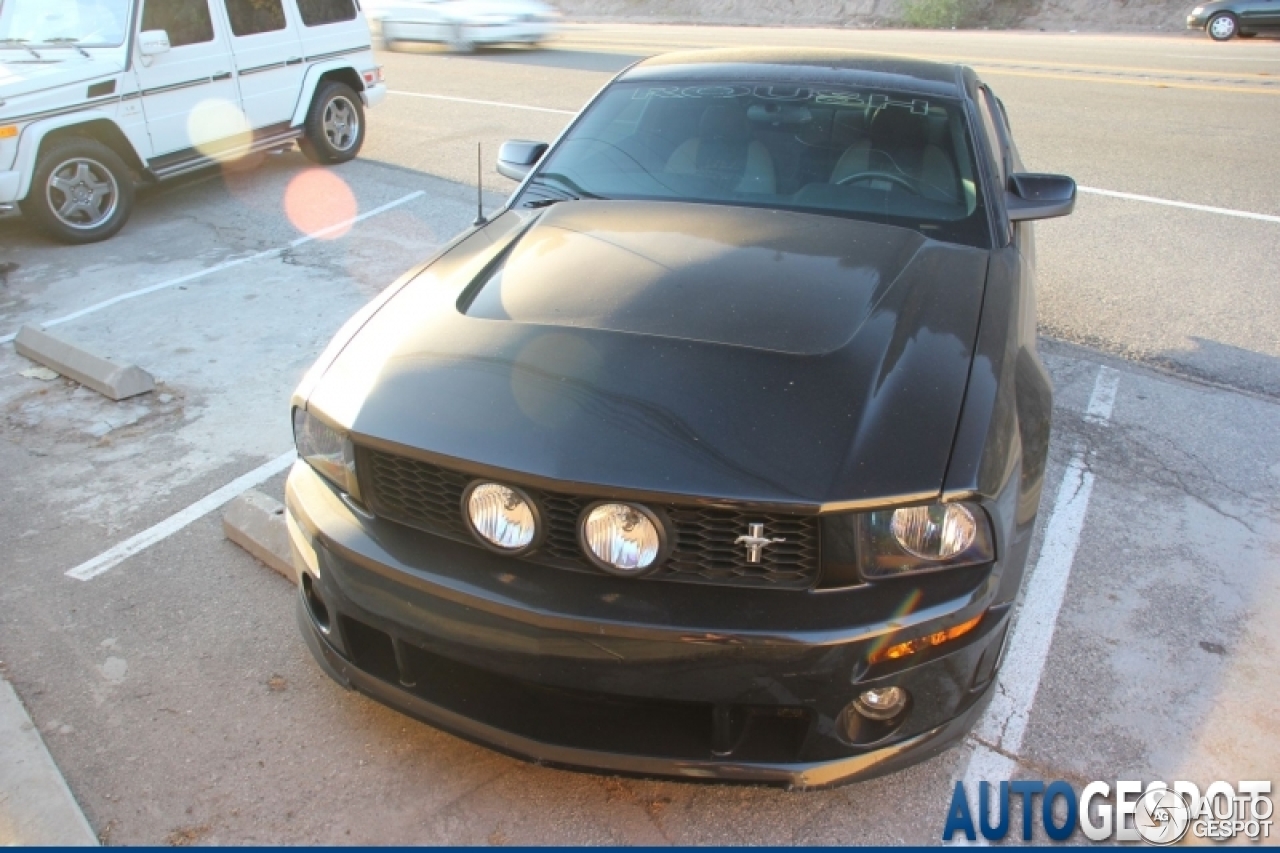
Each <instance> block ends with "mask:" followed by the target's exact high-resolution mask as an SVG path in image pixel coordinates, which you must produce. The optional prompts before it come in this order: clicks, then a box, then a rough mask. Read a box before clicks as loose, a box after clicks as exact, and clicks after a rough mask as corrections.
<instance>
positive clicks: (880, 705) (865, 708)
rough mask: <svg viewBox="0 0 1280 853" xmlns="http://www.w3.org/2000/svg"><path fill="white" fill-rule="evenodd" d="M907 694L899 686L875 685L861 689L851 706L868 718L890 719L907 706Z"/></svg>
mask: <svg viewBox="0 0 1280 853" xmlns="http://www.w3.org/2000/svg"><path fill="white" fill-rule="evenodd" d="M907 696H908V694H907V691H905V690H903V689H902V688H901V687H875V688H872V689H871V690H865V691H863V692H862V694H861V695H860V696H859V697H858V698H857V699H856V700H855V701H854V703H853V707H854V709H855V710H857V712H858V713H859V714H861V715H862V716H864V717H866V718H867V719H868V720H892V719H893V718H894V717H896V716H898V715H899V714H901V713H902V712H903V710H904V709H905V708H906V707H907Z"/></svg>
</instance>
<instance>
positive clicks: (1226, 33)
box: [1205, 12, 1239, 41]
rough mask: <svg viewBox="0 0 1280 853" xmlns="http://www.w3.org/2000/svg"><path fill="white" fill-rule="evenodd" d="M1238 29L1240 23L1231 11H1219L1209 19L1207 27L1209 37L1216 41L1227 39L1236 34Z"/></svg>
mask: <svg viewBox="0 0 1280 853" xmlns="http://www.w3.org/2000/svg"><path fill="white" fill-rule="evenodd" d="M1237 29H1239V25H1238V24H1237V23H1236V16H1235V15H1232V14H1231V13H1230V12H1219V13H1218V14H1216V15H1214V16H1213V17H1212V18H1210V19H1209V24H1208V26H1206V27H1205V31H1206V32H1208V33H1209V38H1211V39H1213V40H1214V41H1227V40H1228V39H1230V38H1231V37H1232V36H1233V35H1235V34H1236V30H1237Z"/></svg>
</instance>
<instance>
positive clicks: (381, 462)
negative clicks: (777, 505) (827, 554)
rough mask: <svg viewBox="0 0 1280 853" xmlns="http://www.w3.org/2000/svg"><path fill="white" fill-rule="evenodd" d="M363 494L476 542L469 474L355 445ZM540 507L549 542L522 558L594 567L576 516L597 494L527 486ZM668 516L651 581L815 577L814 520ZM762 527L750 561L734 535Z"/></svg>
mask: <svg viewBox="0 0 1280 853" xmlns="http://www.w3.org/2000/svg"><path fill="white" fill-rule="evenodd" d="M356 467H357V470H358V471H359V472H360V477H361V483H360V486H361V491H362V493H363V495H364V499H365V502H366V503H367V504H368V505H369V509H371V510H372V511H373V513H374V514H375V515H377V516H379V517H380V518H385V519H387V520H388V521H395V522H398V523H400V524H404V525H407V526H409V527H414V528H417V529H418V530H425V531H427V532H428V533H434V534H436V535H437V536H446V537H448V538H450V539H457V540H459V541H463V542H468V543H470V542H474V540H473V539H472V538H471V535H470V532H469V531H468V529H467V526H466V522H465V521H464V520H463V517H462V493H463V491H465V490H466V487H467V484H468V483H469V482H471V480H472V479H473V478H472V477H470V476H468V475H466V474H461V473H459V472H457V471H451V470H449V469H448V468H442V467H441V466H439V465H433V464H431V463H430V462H422V461H420V460H417V459H410V458H408V457H404V456H400V455H397V454H392V453H386V452H384V451H380V450H373V449H370V448H364V447H362V448H359V450H358V451H357V460H356ZM525 491H526V492H528V493H529V496H530V497H532V498H533V500H534V501H535V502H537V504H538V505H539V506H540V507H541V509H542V514H543V516H544V521H545V523H546V525H547V535H546V539H545V540H544V541H543V543H542V545H541V546H540V547H539V548H538V550H537V551H535V552H533V553H531V554H529V555H527V556H526V557H524V558H523V559H525V560H528V561H530V562H534V563H542V564H546V565H552V566H557V567H559V568H565V569H575V570H578V571H590V572H597V571H599V570H598V569H596V568H595V567H594V566H592V565H591V563H589V562H588V561H587V559H586V557H584V556H583V554H582V549H581V547H580V546H579V544H578V519H579V517H580V516H581V514H582V511H583V510H584V509H585V508H586V507H587V506H589V505H590V504H591V503H592V502H593V501H594V500H595V498H589V497H583V496H581V495H566V494H562V493H559V492H549V491H543V490H541V489H525ZM654 509H661V510H663V511H664V512H665V513H666V515H667V517H668V518H670V519H671V525H672V528H673V532H674V534H675V542H674V546H673V548H672V551H671V555H670V556H669V557H668V558H667V560H666V562H665V563H664V564H663V565H662V566H661V567H660V568H659V569H658V571H657V572H655V573H654V574H652V575H650V576H649V577H650V578H654V579H657V580H668V581H683V582H686V583H702V584H715V585H719V586H749V587H766V588H771V589H808V588H810V587H812V586H813V585H814V584H815V583H816V582H817V579H818V567H819V554H818V520H817V518H816V517H813V516H801V515H781V514H773V513H758V512H748V511H741V510H735V509H719V508H711V507H690V506H655V507H654ZM753 523H755V524H759V523H763V524H764V529H765V533H766V535H768V536H769V537H771V538H776V537H781V538H783V539H785V540H786V541H785V542H776V543H774V544H772V545H770V546H769V547H767V548H765V549H764V552H763V554H762V555H761V559H760V562H759V563H748V562H747V558H746V549H745V548H744V547H743V546H742V545H735V544H734V540H735V539H737V538H738V537H739V536H741V535H743V534H745V533H746V532H747V530H748V525H749V524H753Z"/></svg>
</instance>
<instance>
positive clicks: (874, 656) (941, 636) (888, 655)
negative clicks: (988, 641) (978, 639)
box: [871, 613, 984, 664]
mask: <svg viewBox="0 0 1280 853" xmlns="http://www.w3.org/2000/svg"><path fill="white" fill-rule="evenodd" d="M983 615H984V614H982V613H979V614H978V615H977V616H975V617H973V618H972V619H970V620H969V621H968V622H961V623H960V624H959V625H954V626H952V627H950V628H948V629H947V630H945V631H936V632H934V633H932V634H928V635H926V636H923V637H920V638H919V639H915V640H908V641H907V642H905V643H895V644H894V645H892V646H886V647H884V648H883V649H878V650H876V651H874V652H872V653H871V663H873V664H877V663H883V662H884V661H887V660H897V659H898V658H905V657H906V656H907V655H913V654H915V653H916V652H922V651H924V650H925V649H929V648H933V647H934V646H940V645H942V644H943V643H949V642H951V641H952V640H954V639H956V638H957V637H963V636H964V635H965V634H967V633H969V632H970V631H972V630H973V629H974V628H976V627H978V623H979V622H981V621H982V617H983Z"/></svg>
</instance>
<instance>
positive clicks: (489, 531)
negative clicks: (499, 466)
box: [466, 483, 538, 552]
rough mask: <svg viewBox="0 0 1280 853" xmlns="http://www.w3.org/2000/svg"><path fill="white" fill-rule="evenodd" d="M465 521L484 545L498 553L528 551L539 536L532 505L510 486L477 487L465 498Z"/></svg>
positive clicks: (487, 485) (521, 493) (485, 484)
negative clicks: (534, 539)
mask: <svg viewBox="0 0 1280 853" xmlns="http://www.w3.org/2000/svg"><path fill="white" fill-rule="evenodd" d="M466 508H467V520H468V521H470V522H471V529H472V530H473V531H475V533H476V535H477V536H479V537H480V539H481V540H482V541H483V542H485V543H486V544H488V545H490V546H492V547H493V548H496V549H497V550H499V551H510V552H515V551H520V550H522V549H524V548H528V547H529V545H530V543H532V542H533V537H534V536H535V535H536V534H537V532H538V524H537V520H536V518H535V516H534V511H533V502H532V501H530V500H529V498H528V497H526V496H525V495H524V493H523V492H520V491H517V490H516V489H513V488H511V487H509V486H503V485H501V484H499V483H480V484H478V485H475V486H473V487H472V488H471V490H470V491H469V492H468V493H467V497H466Z"/></svg>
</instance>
